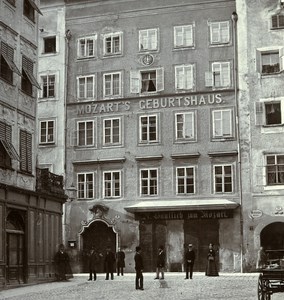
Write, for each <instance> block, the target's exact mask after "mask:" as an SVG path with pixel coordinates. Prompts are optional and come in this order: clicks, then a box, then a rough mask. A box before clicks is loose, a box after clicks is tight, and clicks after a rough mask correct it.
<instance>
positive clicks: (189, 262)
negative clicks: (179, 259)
mask: <svg viewBox="0 0 284 300" xmlns="http://www.w3.org/2000/svg"><path fill="white" fill-rule="evenodd" d="M194 260H195V252H194V250H193V246H192V244H188V249H187V251H186V252H185V278H184V279H188V272H189V278H190V279H192V273H193V265H194Z"/></svg>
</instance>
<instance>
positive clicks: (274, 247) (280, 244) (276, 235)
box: [260, 222, 284, 259]
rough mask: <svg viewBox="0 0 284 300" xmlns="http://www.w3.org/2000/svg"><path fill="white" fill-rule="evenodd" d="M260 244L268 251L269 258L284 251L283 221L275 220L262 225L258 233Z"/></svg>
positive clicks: (273, 257)
mask: <svg viewBox="0 0 284 300" xmlns="http://www.w3.org/2000/svg"><path fill="white" fill-rule="evenodd" d="M260 245H261V246H262V247H263V248H264V249H265V250H266V251H267V252H268V254H269V258H270V259H276V258H279V256H281V255H283V253H284V222H275V223H271V224H269V225H267V226H266V227H264V228H263V229H262V231H261V233H260Z"/></svg>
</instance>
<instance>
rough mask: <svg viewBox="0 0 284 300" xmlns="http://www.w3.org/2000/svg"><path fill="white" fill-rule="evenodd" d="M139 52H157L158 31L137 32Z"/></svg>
mask: <svg viewBox="0 0 284 300" xmlns="http://www.w3.org/2000/svg"><path fill="white" fill-rule="evenodd" d="M139 50H140V51H148V50H158V29H156V28H155V29H145V30H139Z"/></svg>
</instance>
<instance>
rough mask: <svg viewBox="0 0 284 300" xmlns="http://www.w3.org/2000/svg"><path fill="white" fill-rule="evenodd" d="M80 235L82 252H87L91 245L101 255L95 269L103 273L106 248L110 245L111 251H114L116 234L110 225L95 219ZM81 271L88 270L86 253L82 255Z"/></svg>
mask: <svg viewBox="0 0 284 300" xmlns="http://www.w3.org/2000/svg"><path fill="white" fill-rule="evenodd" d="M82 236H83V253H85V254H87V253H88V252H89V251H90V249H91V248H92V247H95V248H96V250H97V251H98V252H99V253H101V254H102V255H103V257H101V261H100V264H99V266H98V270H97V272H98V273H103V272H104V265H103V262H104V255H105V252H106V248H107V247H110V248H111V250H112V251H113V252H116V234H115V233H114V231H113V229H112V227H108V226H107V225H106V224H105V223H104V222H101V221H96V222H93V223H92V224H91V225H90V226H89V228H87V229H86V230H85V231H84V233H83V234H82ZM83 272H89V270H88V257H87V255H84V256H83Z"/></svg>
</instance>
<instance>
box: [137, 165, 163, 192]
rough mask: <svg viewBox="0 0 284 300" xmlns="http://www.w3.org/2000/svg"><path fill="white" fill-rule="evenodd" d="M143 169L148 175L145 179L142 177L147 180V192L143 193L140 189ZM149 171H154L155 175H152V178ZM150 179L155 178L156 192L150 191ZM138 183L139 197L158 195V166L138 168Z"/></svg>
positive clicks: (141, 188)
mask: <svg viewBox="0 0 284 300" xmlns="http://www.w3.org/2000/svg"><path fill="white" fill-rule="evenodd" d="M143 171H147V172H148V176H147V178H146V179H143V180H145V181H147V186H146V188H147V193H145V194H143V193H142V190H143V186H142V172H143ZM151 171H156V177H153V179H152V178H151V176H150V174H151ZM151 180H156V193H151V185H150V183H151ZM139 185H140V189H139V190H140V197H147V196H150V197H154V196H158V195H159V169H158V168H143V169H140V171H139Z"/></svg>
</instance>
